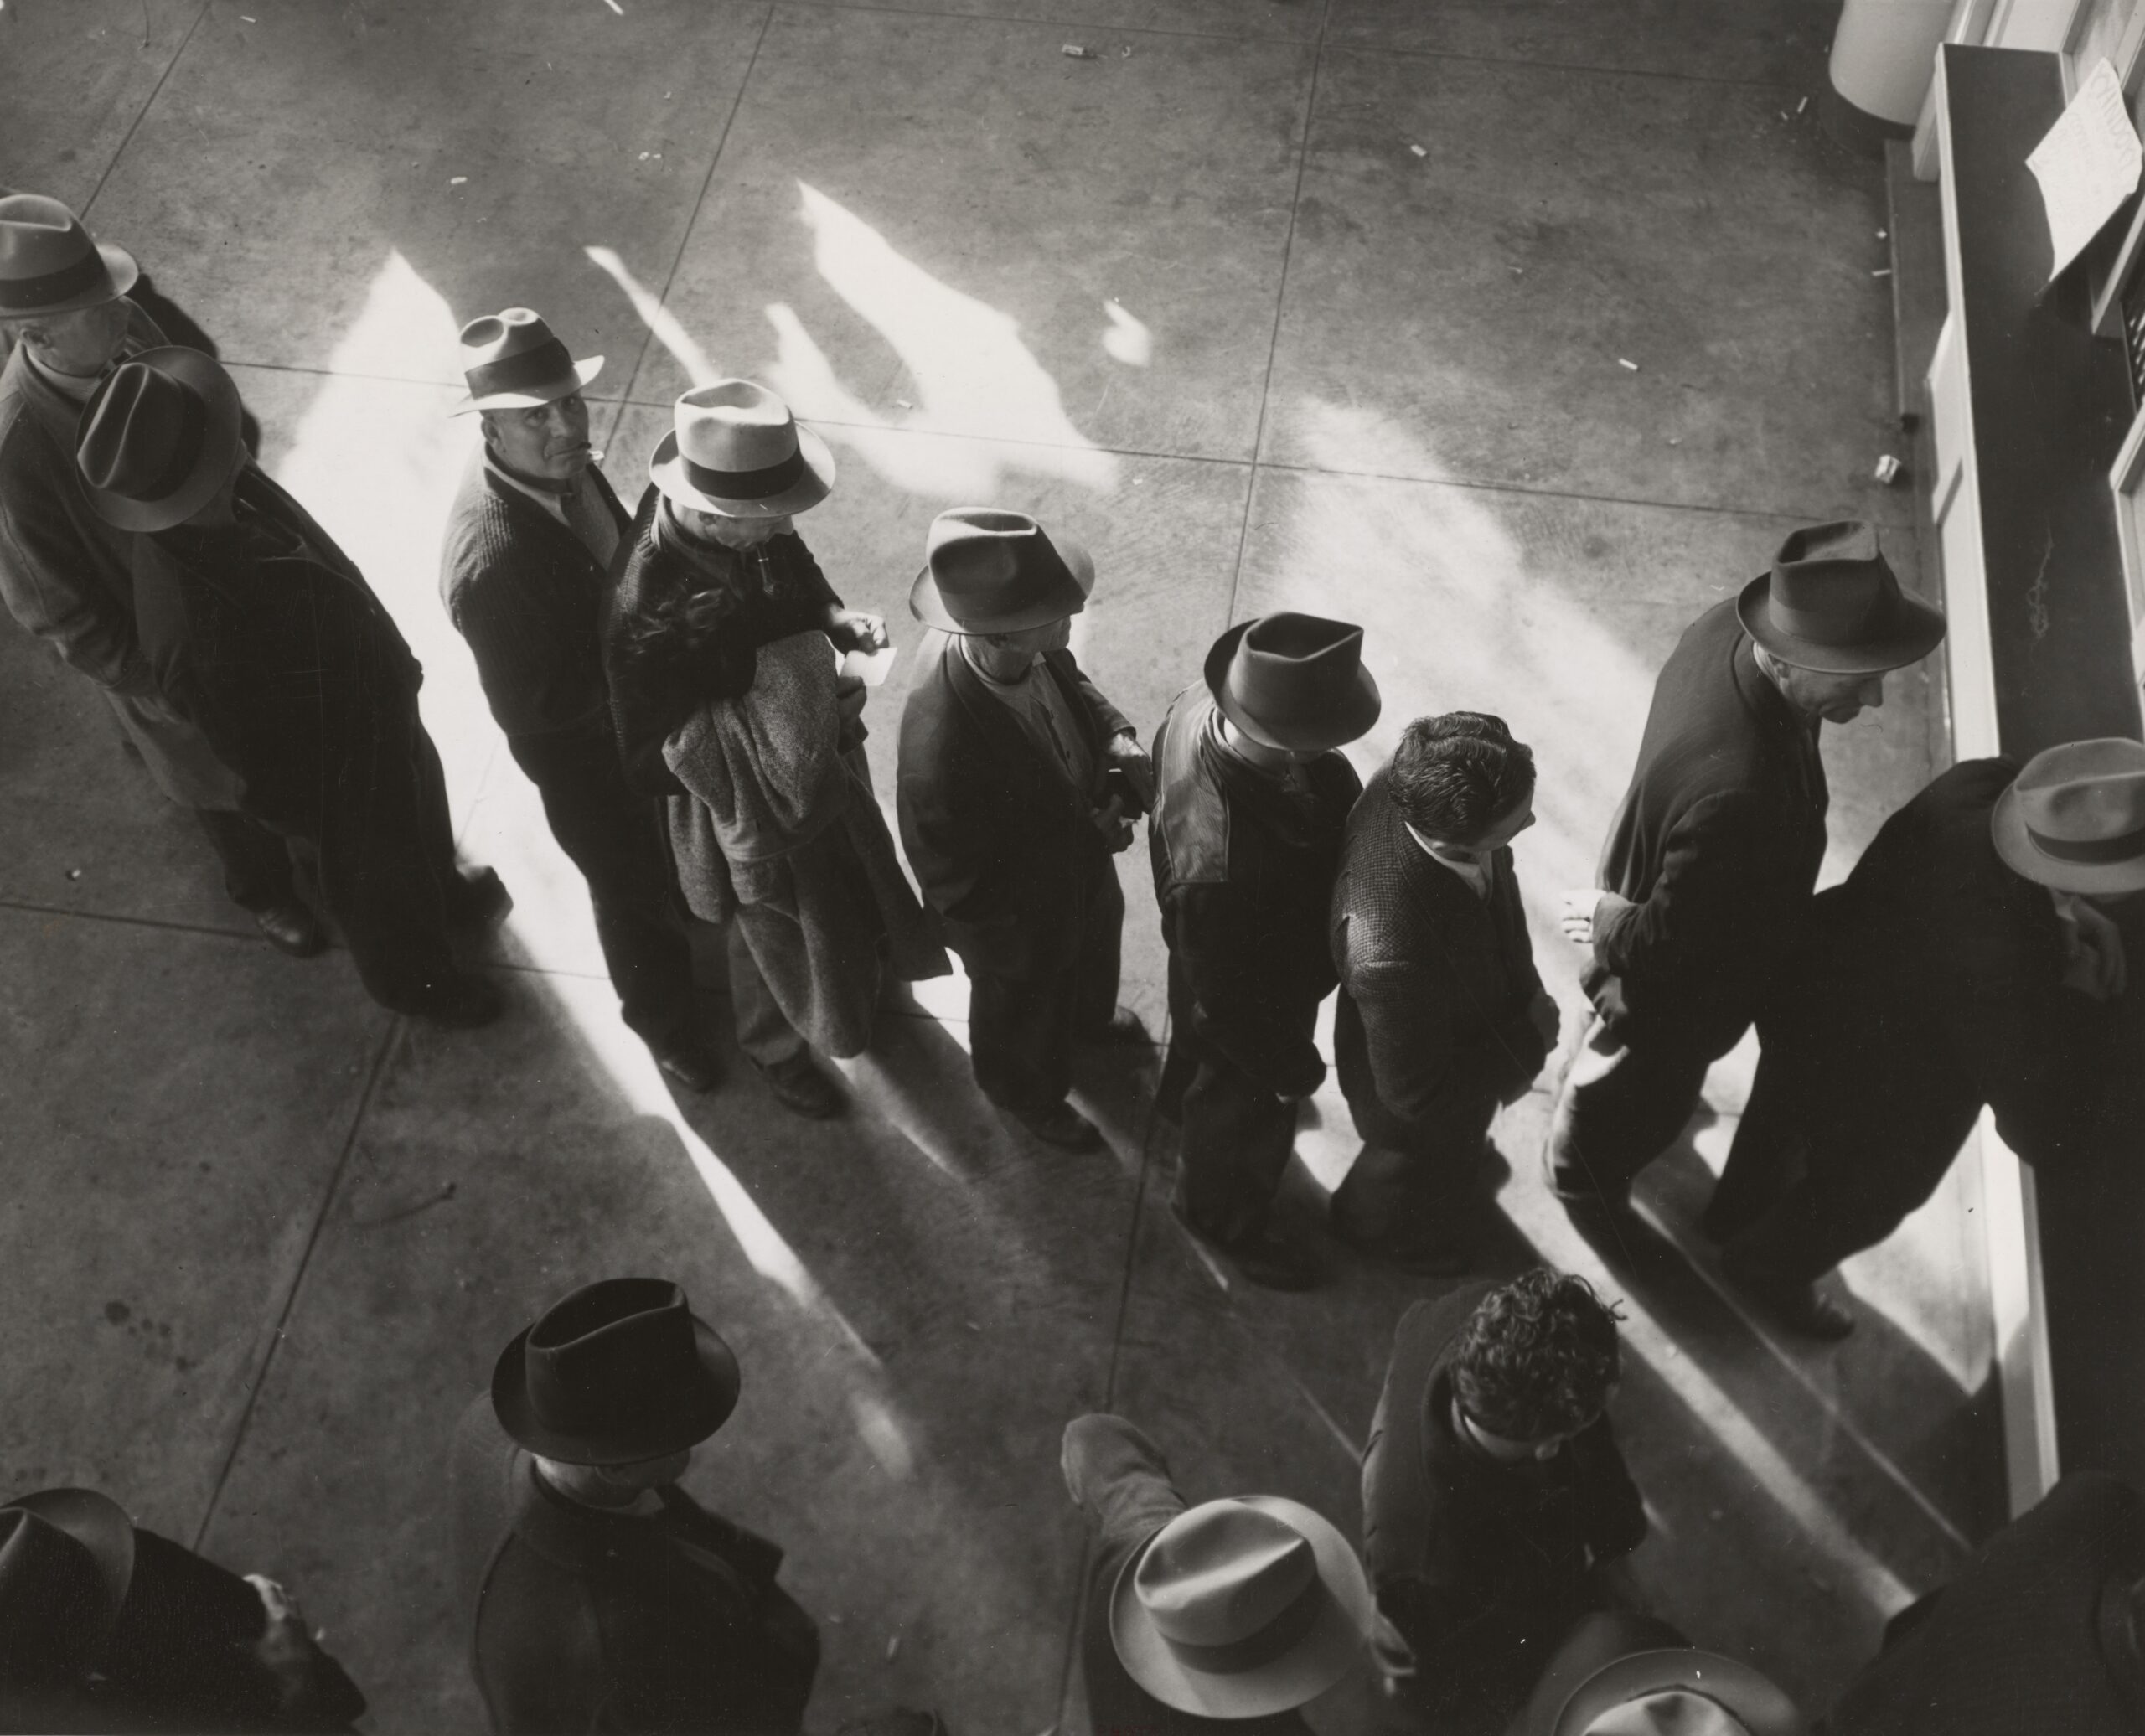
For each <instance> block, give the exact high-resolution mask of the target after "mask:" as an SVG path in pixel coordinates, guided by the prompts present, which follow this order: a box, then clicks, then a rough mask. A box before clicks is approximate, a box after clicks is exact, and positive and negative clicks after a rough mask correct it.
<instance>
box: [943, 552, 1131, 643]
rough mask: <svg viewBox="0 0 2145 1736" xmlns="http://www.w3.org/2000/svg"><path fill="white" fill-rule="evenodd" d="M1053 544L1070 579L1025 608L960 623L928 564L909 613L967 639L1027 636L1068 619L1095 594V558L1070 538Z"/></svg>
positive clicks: (1082, 607)
mask: <svg viewBox="0 0 2145 1736" xmlns="http://www.w3.org/2000/svg"><path fill="white" fill-rule="evenodd" d="M1050 542H1051V546H1052V548H1054V549H1056V550H1057V553H1058V556H1059V558H1060V559H1061V560H1062V561H1064V563H1065V568H1066V572H1067V575H1068V577H1067V579H1060V580H1055V581H1052V584H1051V586H1050V588H1049V590H1048V591H1047V592H1045V593H1044V594H1043V595H1042V596H1041V597H1037V598H1036V600H1035V601H1034V602H1031V603H1030V604H1028V605H1027V606H1026V607H1025V608H1018V609H1011V610H1009V611H1007V612H1005V614H1003V615H991V616H986V617H982V618H979V619H972V620H969V622H967V623H962V622H959V621H956V620H955V619H954V617H953V616H952V615H951V614H950V613H949V612H948V610H947V607H946V600H945V598H944V597H943V595H941V593H940V592H939V589H938V581H937V580H936V579H934V578H933V577H932V576H931V568H930V566H929V564H928V563H926V565H925V566H923V569H922V570H921V571H918V572H917V576H916V582H915V583H914V584H913V585H912V586H909V592H908V612H909V613H911V614H912V615H913V616H915V617H916V618H917V620H919V621H921V622H922V623H923V624H924V625H925V626H926V627H935V628H938V630H939V631H940V632H941V633H954V634H955V635H957V636H959V637H960V638H977V637H980V636H981V635H982V634H985V633H1023V632H1025V631H1026V630H1027V629H1028V628H1031V627H1047V626H1049V625H1050V624H1051V623H1052V622H1053V621H1063V620H1067V619H1068V618H1069V617H1072V616H1074V615H1077V614H1078V613H1079V612H1081V611H1082V610H1083V609H1084V608H1086V607H1088V597H1091V596H1093V594H1094V589H1095V562H1094V557H1093V555H1090V554H1088V551H1087V550H1085V549H1084V548H1083V547H1082V546H1081V545H1079V544H1078V543H1076V542H1074V541H1073V540H1072V539H1071V538H1070V537H1065V536H1053V537H1052V538H1051V540H1050Z"/></svg>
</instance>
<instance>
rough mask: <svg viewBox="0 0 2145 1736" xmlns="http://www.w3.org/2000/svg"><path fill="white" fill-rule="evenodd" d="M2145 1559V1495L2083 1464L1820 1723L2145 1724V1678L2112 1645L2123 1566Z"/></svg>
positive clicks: (1982, 1734)
mask: <svg viewBox="0 0 2145 1736" xmlns="http://www.w3.org/2000/svg"><path fill="white" fill-rule="evenodd" d="M2140 1573H2145V1501H2141V1500H2140V1499H2139V1497H2138V1495H2137V1491H2135V1490H2134V1489H2132V1488H2131V1487H2130V1486H2129V1485H2127V1484H2126V1483H2122V1482H2119V1481H2117V1480H2116V1479H2115V1478H2113V1477H2111V1476H2109V1475H2106V1473H2105V1472H2101V1471H2091V1470H2085V1471H2074V1472H2073V1473H2072V1474H2071V1475H2069V1476H2067V1477H2065V1478H2064V1479H2063V1480H2061V1481H2060V1482H2059V1483H2058V1484H2057V1485H2055V1488H2054V1489H2052V1490H2050V1491H2049V1493H2048V1495H2047V1496H2045V1497H2044V1498H2043V1500H2042V1501H2041V1502H2040V1504H2039V1506H2035V1507H2034V1508H2033V1509H2032V1510H2031V1511H2029V1512H2027V1513H2025V1514H2024V1515H2023V1516H2020V1517H2019V1518H2018V1519H2015V1520H2013V1522H2011V1523H2010V1524H2008V1525H2007V1526H2005V1527H2003V1530H2001V1531H1999V1532H1997V1534H1996V1535H1995V1536H1994V1537H1991V1538H1990V1539H1989V1540H1988V1542H1986V1543H1985V1544H1983V1545H1982V1547H1981V1549H1980V1550H1979V1551H1978V1552H1977V1553H1976V1555H1975V1556H1974V1558H1973V1559H1972V1561H1970V1562H1969V1563H1967V1565H1966V1566H1965V1567H1964V1568H1962V1569H1961V1570H1960V1572H1959V1573H1958V1574H1957V1575H1956V1577H1955V1578H1953V1579H1952V1580H1951V1584H1948V1585H1946V1586H1945V1587H1944V1588H1942V1589H1941V1590H1939V1591H1936V1592H1935V1593H1933V1594H1931V1595H1930V1596H1929V1597H1926V1598H1924V1599H1922V1600H1921V1601H1920V1603H1918V1604H1912V1605H1910V1607H1909V1608H1908V1609H1906V1610H1905V1611H1904V1612H1903V1613H1902V1614H1901V1615H1899V1616H1897V1617H1895V1618H1894V1620H1893V1621H1892V1624H1891V1625H1890V1626H1889V1628H1887V1629H1886V1630H1885V1635H1884V1651H1883V1652H1882V1654H1881V1655H1880V1656H1879V1657H1878V1658H1877V1659H1876V1661H1874V1662H1873V1663H1871V1664H1869V1665H1868V1666H1866V1667H1865V1668H1864V1669H1863V1671H1862V1672H1861V1673H1860V1674H1859V1675H1858V1676H1857V1677H1855V1679H1854V1680H1853V1682H1850V1683H1849V1684H1848V1689H1847V1692H1845V1693H1843V1695H1841V1697H1840V1698H1839V1701H1838V1702H1837V1704H1836V1705H1834V1707H1833V1708H1832V1711H1831V1713H1829V1714H1828V1715H1827V1717H1826V1718H1824V1719H1822V1721H1821V1722H1820V1723H1819V1725H1818V1728H1819V1729H1820V1730H1821V1731H1822V1732H1824V1733H1825V1736H1925V1733H1927V1732H1934V1731H1940V1730H1941V1731H1942V1732H1943V1733H1944V1736H2024V1733H2026V1732H2029V1731H2031V1732H2035V1733H2045V1736H2134V1733H2135V1732H2137V1730H2139V1729H2140V1728H2145V1679H2141V1676H2140V1672H2139V1671H2138V1670H2137V1665H2136V1662H2135V1661H2134V1660H2132V1661H2131V1663H2130V1664H2129V1665H2128V1666H2127V1667H2124V1666H2122V1663H2121V1661H2120V1659H2119V1658H2118V1659H2111V1658H2110V1656H2108V1654H2107V1653H2106V1651H2103V1649H2102V1647H2101V1630H2100V1619H2101V1594H2102V1589H2103V1588H2104V1587H2105V1586H2106V1584H2107V1582H2108V1580H2109V1579H2110V1578H2111V1577H2113V1578H2117V1579H2120V1580H2123V1581H2128V1580H2131V1579H2134V1578H2136V1577H2137V1575H2139V1574H2140Z"/></svg>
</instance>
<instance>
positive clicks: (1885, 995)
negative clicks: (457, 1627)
mask: <svg viewBox="0 0 2145 1736" xmlns="http://www.w3.org/2000/svg"><path fill="white" fill-rule="evenodd" d="M2017 775H2018V767H2017V766H2016V764H2015V763H2013V762H2011V761H2009V760H2005V759H1984V760H1967V761H1965V762H1962V763H1961V764H1958V765H1956V766H1954V767H1951V770H1950V771H1948V772H1945V773H1943V775H1942V776H1941V777H1939V778H1936V780H1935V781H1934V782H1933V783H1931V784H1930V785H1929V787H1928V788H1926V789H1925V790H1923V791H1922V792H1921V793H1920V795H1918V796H1916V797H1915V798H1914V799H1913V800H1912V801H1911V802H1910V803H1907V805H1906V806H1905V807H1904V808H1902V809H1899V812H1898V813H1896V814H1894V815H1893V816H1892V817H1891V818H1890V819H1888V820H1886V821H1885V822H1884V829H1882V830H1881V831H1879V833H1878V834H1877V836H1876V838H1875V839H1874V840H1873V841H1872V842H1871V844H1870V845H1869V848H1868V850H1865V851H1864V852H1863V856H1862V860H1860V861H1858V863H1856V864H1855V867H1854V871H1853V873H1852V874H1850V875H1849V876H1848V878H1847V880H1846V881H1845V883H1844V884H1843V885H1841V886H1835V887H1832V889H1831V890H1830V891H1825V892H1822V893H1820V894H1819V895H1818V896H1817V901H1816V903H1815V905H1814V906H1813V908H1812V926H1811V935H1812V940H1811V944H1810V948H1809V951H1808V953H1807V955H1806V958H1805V961H1804V964H1803V966H1802V968H1801V969H1800V970H1798V971H1797V972H1796V974H1795V975H1794V976H1793V977H1792V978H1791V980H1790V981H1789V983H1788V984H1787V985H1786V988H1785V989H1784V991H1783V993H1782V995H1781V1000H1780V1005H1779V1006H1778V1008H1777V1010H1776V1011H1775V1014H1774V1015H1772V1016H1770V1017H1768V1018H1767V1019H1765V1020H1763V1021H1761V1024H1760V1032H1761V1034H1762V1035H1763V1036H1764V1038H1765V1054H1764V1057H1763V1059H1762V1061H1761V1063H1760V1064H1761V1065H1763V1066H1765V1067H1768V1068H1778V1069H1781V1072H1782V1074H1783V1077H1786V1079H1788V1080H1790V1081H1791V1082H1792V1088H1791V1090H1788V1091H1786V1092H1782V1093H1769V1094H1768V1098H1767V1100H1768V1101H1769V1102H1771V1103H1774V1104H1775V1105H1776V1106H1777V1107H1779V1108H1780V1109H1781V1113H1784V1114H1787V1115H1791V1116H1793V1117H1795V1118H1796V1121H1797V1123H1798V1125H1799V1130H1800V1131H1801V1132H1802V1133H1803V1134H1806V1135H1807V1136H1808V1137H1809V1138H1811V1139H1816V1140H1820V1141H1822V1142H1824V1143H1825V1144H1827V1145H1828V1146H1830V1147H1832V1148H1833V1149H1834V1150H1836V1151H1840V1152H1846V1151H1863V1152H1867V1153H1868V1158H1869V1160H1870V1162H1871V1163H1872V1164H1898V1163H1904V1162H1905V1160H1907V1158H1908V1155H1909V1154H1910V1153H1915V1152H1920V1153H1923V1154H1925V1155H1926V1157H1927V1158H1928V1160H1930V1161H1931V1163H1933V1164H1934V1165H1936V1166H1937V1167H1938V1168H1939V1169H1941V1166H1942V1165H1944V1164H1945V1163H1946V1162H1947V1161H1948V1160H1950V1158H1951V1155H1953V1154H1954V1153H1955V1152H1956V1151H1957V1150H1958V1149H1959V1146H1960V1144H1961V1143H1962V1141H1963V1140H1964V1139H1965V1138H1966V1136H1967V1131H1968V1129H1970V1128H1971V1127H1972V1124H1973V1122H1974V1119H1975V1118H1976V1117H1977V1115H1978V1114H1979V1113H1981V1109H1982V1105H1983V1104H1984V1103H1986V1104H1987V1105H1989V1106H1990V1107H1992V1108H1993V1109H1994V1110H1995V1112H1996V1120H1997V1127H1998V1131H1999V1132H2000V1133H2001V1134H2003V1139H2004V1142H2005V1143H2006V1144H2008V1145H2009V1146H2010V1147H2011V1149H2012V1150H2014V1151H2016V1152H2017V1153H2018V1155H2019V1156H2021V1157H2023V1158H2024V1159H2026V1160H2028V1161H2029V1162H2033V1163H2037V1164H2038V1163H2045V1162H2060V1161H2064V1160H2076V1159H2077V1158H2078V1157H2079V1156H2080V1155H2081V1154H2082V1153H2083V1152H2085V1151H2086V1150H2088V1149H2090V1148H2091V1145H2092V1144H2093V1143H2094V1129H2095V1124H2096V1119H2097V1118H2098V1117H2099V1116H2100V1115H2101V1113H2103V1111H2104V1108H2105V1106H2106V1105H2107V1104H2108V1103H2110V1102H2111V1091H2112V1088H2117V1087H2119V1086H2121V1085H2122V1084H2124V1083H2125V1082H2127V1081H2134V1079H2135V1077H2136V1076H2137V1072H2138V1071H2139V1066H2138V1063H2139V1060H2140V1057H2138V1056H2137V1055H2136V1054H2135V1053H2132V1054H2131V1055H2129V1056H2128V1057H2124V1056H2123V1055H2122V1054H2120V1053H2119V1052H2118V1051H2117V1043H2118V1041H2120V1037H2121V1031H2122V1022H2121V1020H2120V1019H2119V1018H2118V1017H2117V1010H2116V1009H2115V1008H2114V1007H2112V1006H2109V1005H2101V1004H2100V1003H2097V1002H2096V1001H2093V1000H2090V999H2089V998H2087V997H2086V995H2082V994H2080V993H2078V992H2077V991H2075V989H2066V988H2065V987H2064V985H2063V973H2064V970H2065V965H2066V963H2067V959H2066V956H2065V942H2064V937H2063V933H2062V930H2061V926H2060V923H2059V922H2058V921H2057V918H2056V914H2055V906H2054V904H2053V902H2051V901H2050V899H2049V894H2048V890H2047V888H2046V887H2044V886H2039V885H2037V884H2036V883H2034V881H2029V880H2028V879H2026V878H2025V877H2024V876H2023V875H2020V874H2018V873H2016V872H2014V871H2013V870H2012V869H2011V868H2010V867H2008V865H2006V864H2005V863H2004V861H2003V858H2002V857H2001V856H1999V855H1997V853H1996V846H1995V844H1994V843H1993V840H1991V838H1990V836H1989V814H1990V812H1991V810H1992V809H1993V808H1994V807H1995V805H1996V801H1997V798H1998V797H1999V796H2001V795H2002V794H2003V792H2004V791H2005V790H2006V789H2007V788H2009V786H2010V783H2011V781H2012V779H2013V778H2015V777H2016V776H2017Z"/></svg>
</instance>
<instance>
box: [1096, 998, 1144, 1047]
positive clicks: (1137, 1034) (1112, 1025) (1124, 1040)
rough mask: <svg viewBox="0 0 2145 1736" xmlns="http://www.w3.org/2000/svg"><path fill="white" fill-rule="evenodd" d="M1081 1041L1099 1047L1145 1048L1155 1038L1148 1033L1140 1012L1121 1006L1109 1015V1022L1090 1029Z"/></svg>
mask: <svg viewBox="0 0 2145 1736" xmlns="http://www.w3.org/2000/svg"><path fill="white" fill-rule="evenodd" d="M1080 1041H1082V1042H1083V1043H1086V1044H1088V1046H1090V1047H1093V1048H1097V1049H1133V1048H1141V1049H1144V1048H1145V1047H1147V1046H1149V1045H1150V1044H1151V1043H1152V1042H1153V1041H1155V1040H1154V1038H1153V1037H1151V1036H1149V1035H1148V1034H1147V1027H1146V1026H1145V1024H1143V1023H1142V1022H1141V1021H1140V1015H1139V1014H1137V1013H1135V1012H1134V1011H1133V1010H1132V1009H1131V1008H1130V1007H1129V1006H1121V1007H1119V1009H1118V1010H1116V1011H1115V1012H1114V1013H1112V1014H1111V1015H1109V1024H1107V1025H1105V1026H1103V1027H1102V1028H1101V1029H1100V1030H1099V1031H1089V1032H1088V1034H1087V1035H1086V1036H1083V1037H1082V1038H1081V1039H1080Z"/></svg>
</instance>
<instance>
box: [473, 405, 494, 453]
mask: <svg viewBox="0 0 2145 1736" xmlns="http://www.w3.org/2000/svg"><path fill="white" fill-rule="evenodd" d="M493 415H494V412H493V411H488V410H480V411H478V412H477V426H478V429H480V430H481V431H482V432H483V439H484V444H485V445H486V446H488V447H494V448H495V449H496V448H497V447H498V446H499V437H498V430H497V425H496V424H495V423H494V421H493V419H492V418H493Z"/></svg>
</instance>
